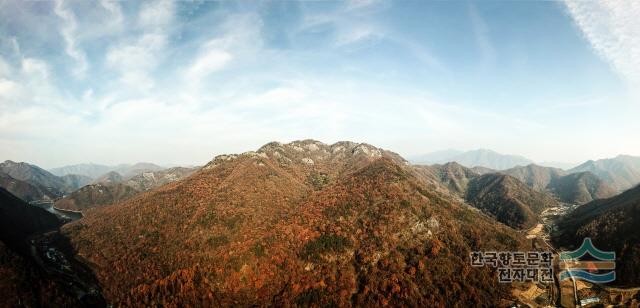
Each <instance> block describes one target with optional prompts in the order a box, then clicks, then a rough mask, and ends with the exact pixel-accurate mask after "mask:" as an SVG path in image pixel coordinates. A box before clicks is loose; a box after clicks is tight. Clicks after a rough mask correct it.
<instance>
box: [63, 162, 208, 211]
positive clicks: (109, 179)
mask: <svg viewBox="0 0 640 308" xmlns="http://www.w3.org/2000/svg"><path fill="white" fill-rule="evenodd" d="M196 170H198V168H182V167H174V168H169V169H165V170H160V171H146V172H142V173H140V174H137V175H135V176H133V177H131V178H129V179H125V178H124V177H122V176H121V175H120V174H119V173H117V172H115V171H110V172H109V173H107V174H105V175H103V176H102V177H100V178H99V179H97V180H96V181H94V183H93V184H91V185H87V186H84V187H82V188H80V189H78V190H76V191H74V192H72V193H71V194H69V195H67V196H65V197H64V198H62V199H60V200H58V201H56V203H55V206H56V208H59V209H67V210H76V211H78V210H86V209H90V208H94V207H99V206H104V205H110V204H114V203H117V202H121V201H124V200H126V199H128V198H131V197H133V196H135V195H137V194H139V193H141V192H144V191H147V190H151V189H154V188H157V187H160V186H162V185H165V184H168V183H171V182H175V181H178V180H181V179H183V178H185V177H187V176H189V175H191V174H192V173H193V172H195V171H196Z"/></svg>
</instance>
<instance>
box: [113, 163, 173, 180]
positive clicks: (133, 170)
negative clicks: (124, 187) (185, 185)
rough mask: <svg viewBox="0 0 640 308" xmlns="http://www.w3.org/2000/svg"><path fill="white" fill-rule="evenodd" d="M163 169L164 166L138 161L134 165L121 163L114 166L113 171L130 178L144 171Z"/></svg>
mask: <svg viewBox="0 0 640 308" xmlns="http://www.w3.org/2000/svg"><path fill="white" fill-rule="evenodd" d="M163 169H164V168H163V167H160V166H158V165H155V164H152V163H137V164H134V165H120V166H117V167H116V168H114V170H113V171H116V172H118V173H120V174H122V176H123V177H124V178H129V177H132V176H135V175H137V174H140V173H143V172H153V171H160V170H163Z"/></svg>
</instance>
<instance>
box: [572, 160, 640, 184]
mask: <svg viewBox="0 0 640 308" xmlns="http://www.w3.org/2000/svg"><path fill="white" fill-rule="evenodd" d="M584 171H589V172H591V173H593V174H595V175H597V176H598V177H599V178H601V179H603V180H604V181H605V182H607V183H608V184H609V185H611V186H612V187H613V188H614V189H616V190H618V191H623V190H626V189H629V188H631V187H634V186H635V185H637V184H639V183H640V157H635V156H628V155H619V156H616V157H615V158H608V159H600V160H596V161H593V160H590V161H587V162H585V163H584V164H582V165H579V166H577V167H575V168H573V169H571V170H569V173H576V172H584Z"/></svg>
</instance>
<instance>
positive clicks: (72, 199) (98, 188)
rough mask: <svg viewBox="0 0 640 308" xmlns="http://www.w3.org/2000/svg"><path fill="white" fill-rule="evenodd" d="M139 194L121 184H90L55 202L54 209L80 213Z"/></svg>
mask: <svg viewBox="0 0 640 308" xmlns="http://www.w3.org/2000/svg"><path fill="white" fill-rule="evenodd" d="M138 193H140V191H139V190H136V189H135V188H133V187H131V186H129V185H125V184H122V183H113V184H91V185H87V186H84V187H82V188H80V189H78V190H76V191H74V192H72V193H71V194H70V195H68V196H65V197H64V198H62V199H60V200H58V201H56V203H55V207H56V208H59V209H65V210H74V211H82V210H86V209H89V208H93V207H97V206H103V205H109V204H113V203H117V202H120V201H123V200H126V199H128V198H130V197H133V196H135V195H137V194H138Z"/></svg>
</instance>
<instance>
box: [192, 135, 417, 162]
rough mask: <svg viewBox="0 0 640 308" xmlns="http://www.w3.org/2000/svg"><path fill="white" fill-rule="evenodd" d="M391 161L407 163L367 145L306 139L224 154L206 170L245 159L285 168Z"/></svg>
mask: <svg viewBox="0 0 640 308" xmlns="http://www.w3.org/2000/svg"><path fill="white" fill-rule="evenodd" d="M384 156H386V157H390V158H392V159H393V160H394V161H396V162H398V163H402V164H406V163H407V162H406V161H405V160H404V159H403V158H402V157H400V155H398V154H396V153H393V152H389V151H386V150H383V149H381V148H377V147H375V146H372V145H370V144H367V143H356V142H351V141H339V142H336V143H334V144H331V145H328V144H325V143H323V142H320V141H317V140H312V139H305V140H296V141H292V142H289V143H280V142H276V141H273V142H269V143H267V144H265V145H263V146H262V147H260V148H259V149H258V150H257V151H247V152H244V153H241V154H221V155H217V156H216V157H215V158H214V159H213V160H212V161H210V162H209V163H207V164H206V165H205V167H204V168H203V169H211V168H214V167H215V166H218V165H219V164H221V163H223V162H226V161H232V160H235V159H238V158H242V157H248V158H255V159H260V158H262V159H273V160H275V161H277V162H279V163H282V164H289V163H292V162H301V163H303V164H306V165H314V164H316V163H317V162H321V163H322V162H330V161H334V160H341V159H360V158H364V159H376V158H380V157H384Z"/></svg>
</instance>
